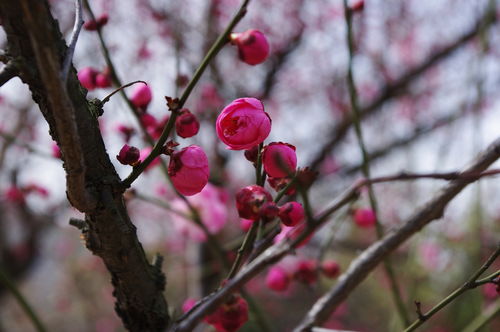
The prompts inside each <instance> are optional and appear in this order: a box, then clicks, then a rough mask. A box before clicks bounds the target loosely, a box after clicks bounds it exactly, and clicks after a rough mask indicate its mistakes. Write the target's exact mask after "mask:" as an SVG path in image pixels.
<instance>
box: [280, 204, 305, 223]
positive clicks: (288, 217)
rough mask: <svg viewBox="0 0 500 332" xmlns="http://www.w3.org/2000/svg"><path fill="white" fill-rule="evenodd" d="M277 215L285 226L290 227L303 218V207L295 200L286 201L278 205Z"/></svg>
mask: <svg viewBox="0 0 500 332" xmlns="http://www.w3.org/2000/svg"><path fill="white" fill-rule="evenodd" d="M278 216H279V217H280V219H281V222H282V223H283V224H285V225H286V226H289V227H292V226H295V225H297V224H299V223H300V222H302V220H304V216H305V215H304V208H303V207H302V204H300V203H297V202H288V203H285V204H283V206H281V207H280V210H279V214H278Z"/></svg>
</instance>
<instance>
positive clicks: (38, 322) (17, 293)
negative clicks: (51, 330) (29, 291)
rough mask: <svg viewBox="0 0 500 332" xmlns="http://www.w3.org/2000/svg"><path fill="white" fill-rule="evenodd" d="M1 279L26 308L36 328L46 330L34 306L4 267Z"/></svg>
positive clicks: (43, 331) (0, 272)
mask: <svg viewBox="0 0 500 332" xmlns="http://www.w3.org/2000/svg"><path fill="white" fill-rule="evenodd" d="M0 281H1V282H2V283H3V284H4V285H5V287H7V288H8V289H9V290H10V291H11V292H12V295H14V297H15V298H16V300H17V302H18V303H19V305H20V306H21V308H22V309H23V310H24V312H25V313H26V315H28V317H29V318H30V320H31V322H32V323H33V325H34V326H35V328H36V330H37V331H38V332H46V331H47V330H46V329H45V327H44V325H43V324H42V321H41V320H40V318H38V316H37V315H36V313H35V311H34V310H33V308H32V307H31V306H30V304H29V303H28V301H27V300H26V298H25V297H24V296H23V294H22V293H21V292H20V291H19V289H18V288H17V286H16V285H15V284H14V282H12V280H11V279H10V278H9V277H8V276H7V273H6V272H5V271H4V270H3V268H2V267H0Z"/></svg>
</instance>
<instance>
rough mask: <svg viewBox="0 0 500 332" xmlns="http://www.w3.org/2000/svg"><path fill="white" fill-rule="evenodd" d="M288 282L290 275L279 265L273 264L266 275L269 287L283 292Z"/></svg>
mask: <svg viewBox="0 0 500 332" xmlns="http://www.w3.org/2000/svg"><path fill="white" fill-rule="evenodd" d="M289 284H290V277H289V276H288V274H287V273H286V271H285V270H283V269H282V268H281V267H279V266H273V267H272V268H271V269H270V270H269V272H268V273H267V276H266V285H267V287H269V288H270V289H272V290H274V291H276V292H283V291H286V290H287V289H288V285H289Z"/></svg>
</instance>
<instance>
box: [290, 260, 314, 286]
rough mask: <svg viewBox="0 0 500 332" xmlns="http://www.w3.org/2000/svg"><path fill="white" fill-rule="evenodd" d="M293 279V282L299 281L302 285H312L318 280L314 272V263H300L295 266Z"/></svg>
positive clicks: (304, 261)
mask: <svg viewBox="0 0 500 332" xmlns="http://www.w3.org/2000/svg"><path fill="white" fill-rule="evenodd" d="M293 277H294V279H295V280H297V281H300V282H302V283H304V284H307V285H311V284H314V283H315V282H316V280H317V278H318V274H317V271H316V262H315V261H312V260H303V261H300V262H299V263H298V264H297V266H296V270H295V273H294V274H293Z"/></svg>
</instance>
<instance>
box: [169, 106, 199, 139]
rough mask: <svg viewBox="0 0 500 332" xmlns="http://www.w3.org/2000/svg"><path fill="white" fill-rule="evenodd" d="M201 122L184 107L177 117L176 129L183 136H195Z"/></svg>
mask: <svg viewBox="0 0 500 332" xmlns="http://www.w3.org/2000/svg"><path fill="white" fill-rule="evenodd" d="M199 129H200V123H199V122H198V119H197V118H196V116H195V115H194V114H192V113H191V112H190V111H189V110H188V109H187V108H183V109H182V110H181V112H180V114H179V116H178V117H177V119H175V131H176V132H177V135H179V136H180V137H182V138H188V137H193V136H194V135H196V134H197V133H198V130H199Z"/></svg>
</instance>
